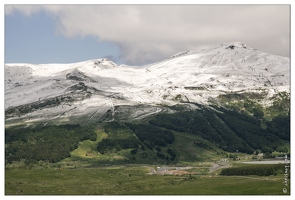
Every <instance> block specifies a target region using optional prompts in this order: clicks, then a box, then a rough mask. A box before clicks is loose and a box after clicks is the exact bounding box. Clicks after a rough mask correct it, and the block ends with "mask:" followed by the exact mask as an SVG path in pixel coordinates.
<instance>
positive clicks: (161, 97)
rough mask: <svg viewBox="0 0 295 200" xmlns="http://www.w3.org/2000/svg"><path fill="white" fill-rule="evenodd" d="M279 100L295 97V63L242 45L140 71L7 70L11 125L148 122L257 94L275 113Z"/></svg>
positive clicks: (100, 63) (94, 66)
mask: <svg viewBox="0 0 295 200" xmlns="http://www.w3.org/2000/svg"><path fill="white" fill-rule="evenodd" d="M281 92H286V93H287V95H289V93H290V59H289V58H285V57H281V56H277V55H271V54H268V53H264V52H261V51H258V50H256V49H253V48H251V47H248V46H247V45H246V44H243V43H241V42H234V43H225V44H221V45H219V46H216V47H212V48H209V49H204V50H202V51H200V52H196V51H186V52H181V53H178V54H176V55H174V56H172V57H170V58H168V59H166V60H164V61H161V62H157V63H154V64H150V65H147V66H143V67H138V68H137V67H129V66H126V65H124V66H121V65H117V64H115V63H113V62H112V61H110V60H108V59H105V58H104V59H97V60H90V61H85V62H80V63H73V64H44V65H33V64H5V116H6V124H7V125H14V124H19V123H26V124H33V123H35V122H42V123H44V125H45V124H47V123H74V124H75V123H79V124H81V125H85V124H89V123H96V122H99V121H112V120H114V119H120V120H128V119H144V118H146V117H148V116H150V115H154V114H156V113H159V112H163V111H165V110H167V109H166V108H165V106H163V105H175V104H179V103H185V102H194V103H200V104H204V105H208V104H211V103H212V100H213V101H215V103H216V100H218V101H219V100H220V97H222V95H228V94H233V93H234V94H245V93H247V94H250V93H251V94H252V93H255V94H259V95H260V96H262V97H260V100H259V101H260V103H261V104H262V105H267V106H271V105H273V102H275V101H276V100H277V99H278V98H276V95H279V94H281ZM251 98H252V99H254V98H253V96H252V97H251ZM217 103H220V102H217ZM190 107H194V105H190Z"/></svg>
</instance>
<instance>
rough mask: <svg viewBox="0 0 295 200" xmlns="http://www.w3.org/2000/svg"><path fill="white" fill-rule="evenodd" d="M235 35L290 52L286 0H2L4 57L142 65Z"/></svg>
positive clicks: (8, 59)
mask: <svg viewBox="0 0 295 200" xmlns="http://www.w3.org/2000/svg"><path fill="white" fill-rule="evenodd" d="M236 41H241V42H244V43H246V44H248V45H249V46H250V47H253V48H257V49H258V50H261V51H264V52H268V53H272V54H278V55H282V56H287V57H289V56H290V55H289V54H290V6H288V5H46V6H42V5H41V6H38V5H22V6H20V5H5V62H6V63H15V62H26V63H71V62H79V61H84V60H89V59H96V58H102V57H108V58H110V59H111V60H113V61H114V62H116V63H119V64H122V63H124V64H128V65H143V64H148V63H152V62H156V61H159V60H162V59H165V58H167V57H169V56H171V55H173V54H175V53H177V52H180V51H186V50H195V49H202V48H206V47H208V46H212V45H219V44H221V43H226V42H236Z"/></svg>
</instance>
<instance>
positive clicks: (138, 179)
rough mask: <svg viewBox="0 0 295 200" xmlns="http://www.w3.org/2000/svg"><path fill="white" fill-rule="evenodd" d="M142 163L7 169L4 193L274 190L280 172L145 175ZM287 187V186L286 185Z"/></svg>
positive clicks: (279, 184) (278, 189)
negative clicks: (240, 175)
mask: <svg viewBox="0 0 295 200" xmlns="http://www.w3.org/2000/svg"><path fill="white" fill-rule="evenodd" d="M146 172H148V168H145V167H121V168H120V167H117V168H88V169H87V168H85V169H75V170H70V169H66V170H57V169H41V170H6V171H5V194H6V195H10V194H20V195H22V194H31V195H32V194H43V195H44V194H47V195H56V194H63V195H65V194H66V195H74V194H83V195H87V194H89V195H95V194H97V195H103V194H108V195H115V194H154V195H159V194H166V195H168V194H186V195H187V194H194V195H201V194H209V195H210V194H211V195H214V194H227V195H228V194H263V195H265V194H277V195H284V193H283V192H282V190H283V188H284V187H285V186H284V184H283V183H282V182H283V176H282V175H278V176H270V177H258V176H251V177H249V176H248V177H220V176H192V177H189V176H162V175H147V174H146ZM287 189H288V191H289V188H287ZM288 194H289V193H288Z"/></svg>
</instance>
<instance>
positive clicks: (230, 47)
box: [221, 42, 253, 50]
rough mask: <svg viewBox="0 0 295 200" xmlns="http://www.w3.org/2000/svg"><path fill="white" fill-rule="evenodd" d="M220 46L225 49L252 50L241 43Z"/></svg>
mask: <svg viewBox="0 0 295 200" xmlns="http://www.w3.org/2000/svg"><path fill="white" fill-rule="evenodd" d="M221 46H222V47H225V48H226V49H234V48H244V49H250V50H253V48H251V47H249V46H248V45H247V44H245V43H243V42H228V43H223V44H221Z"/></svg>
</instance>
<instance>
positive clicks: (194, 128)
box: [149, 106, 290, 154]
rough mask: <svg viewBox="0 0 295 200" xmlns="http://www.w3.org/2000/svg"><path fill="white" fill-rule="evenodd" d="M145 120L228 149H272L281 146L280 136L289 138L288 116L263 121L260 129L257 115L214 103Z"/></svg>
mask: <svg viewBox="0 0 295 200" xmlns="http://www.w3.org/2000/svg"><path fill="white" fill-rule="evenodd" d="M149 123H150V124H152V125H155V126H159V127H163V128H166V129H170V130H174V131H178V132H188V133H193V134H197V135H200V136H201V137H202V138H204V139H207V140H209V141H211V142H212V143H214V144H215V145H217V146H218V147H219V148H221V149H223V150H225V151H229V152H235V151H239V152H244V153H250V154H251V153H253V152H254V150H261V151H262V152H273V151H275V150H277V148H279V146H280V145H281V140H280V139H283V140H289V137H290V125H289V124H290V116H278V117H275V118H274V119H273V120H272V121H267V122H265V124H266V125H267V128H262V127H261V123H262V119H260V118H259V117H256V116H250V115H247V114H245V113H239V112H236V111H231V110H227V109H224V108H222V107H217V106H212V107H204V106H203V107H202V109H197V110H192V111H179V112H175V113H172V114H165V113H163V114H159V115H157V116H155V117H153V118H152V119H151V120H150V121H149Z"/></svg>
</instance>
